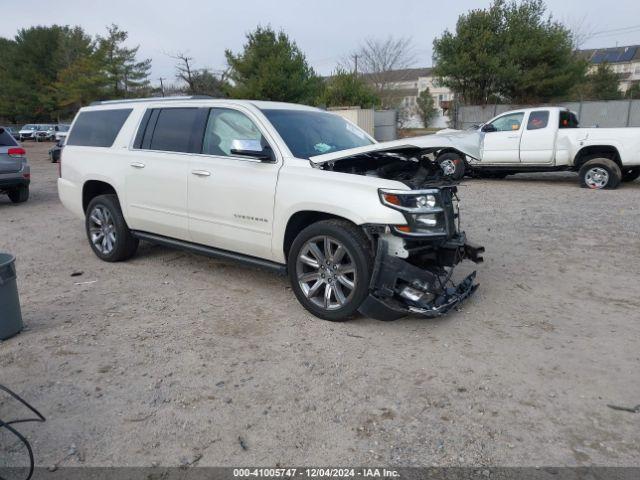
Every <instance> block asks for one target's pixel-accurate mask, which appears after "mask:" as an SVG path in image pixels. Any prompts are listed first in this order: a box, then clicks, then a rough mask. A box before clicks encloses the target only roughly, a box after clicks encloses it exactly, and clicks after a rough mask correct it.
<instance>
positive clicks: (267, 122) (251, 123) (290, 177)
mask: <svg viewBox="0 0 640 480" xmlns="http://www.w3.org/2000/svg"><path fill="white" fill-rule="evenodd" d="M443 149H449V150H450V151H453V152H455V153H456V154H457V155H466V154H468V153H470V152H465V151H463V150H455V149H454V148H453V147H452V145H451V143H450V141H449V140H447V139H446V138H438V137H437V136H435V135H432V136H431V137H430V138H422V139H417V140H398V141H394V142H387V143H381V144H379V143H377V142H376V141H375V140H374V139H373V138H371V137H370V136H369V135H367V134H366V133H365V132H364V131H362V130H361V129H359V128H358V127H357V126H355V125H354V124H352V123H350V122H348V121H347V120H345V119H343V118H342V117H339V116H337V115H335V114H332V113H328V112H326V111H323V110H319V109H316V108H311V107H306V106H303V105H294V104H287V103H276V102H259V101H244V100H243V101H240V100H214V99H208V98H184V97H177V98H159V99H142V100H131V101H108V102H98V103H96V104H94V105H92V106H89V107H85V108H82V109H81V110H80V111H79V113H78V114H77V116H76V118H75V119H74V121H73V123H72V125H71V129H70V131H69V135H68V137H67V141H66V144H65V147H64V150H63V152H62V155H61V159H60V178H59V179H58V192H59V196H60V199H61V201H62V203H63V204H64V205H65V207H67V208H68V209H69V210H71V211H72V212H73V213H75V214H77V215H78V216H79V217H81V218H83V219H84V221H85V230H86V235H87V238H88V240H89V245H90V246H91V248H92V250H93V252H94V253H95V254H96V255H97V256H98V257H99V258H101V259H102V260H104V261H109V262H115V261H122V260H126V259H127V258H129V257H131V256H132V255H133V254H134V253H135V251H136V249H137V246H138V242H139V241H140V240H144V241H149V242H153V243H157V244H162V245H168V246H172V247H175V248H181V249H185V250H188V251H192V252H197V253H200V254H204V255H209V256H213V257H218V258H223V259H229V260H236V261H241V262H244V263H248V264H251V265H254V266H258V267H262V268H267V269H270V270H274V271H276V272H280V273H283V274H284V273H286V274H288V275H289V279H290V281H291V285H292V289H293V292H294V294H295V295H296V297H297V298H298V300H299V301H300V303H301V304H302V305H303V306H304V307H305V308H306V309H307V310H309V311H310V312H311V313H313V314H314V315H316V316H318V317H320V318H323V319H327V320H344V319H346V318H349V317H350V316H351V315H353V314H354V313H356V312H360V313H362V314H364V315H367V316H370V317H375V318H380V319H389V320H390V319H395V318H399V317H401V316H404V315H407V314H410V313H412V314H418V315H424V316H437V315H442V314H444V313H446V312H448V311H449V310H451V309H452V308H454V307H456V305H458V304H459V303H460V302H462V301H463V300H465V299H466V298H467V297H469V296H470V295H471V294H472V293H473V292H474V291H475V289H476V287H477V285H476V284H475V282H474V278H475V272H474V273H472V274H471V275H468V276H467V277H465V278H464V279H462V280H461V281H460V282H459V283H458V284H457V285H456V284H454V283H453V282H452V275H453V267H454V266H455V265H456V264H458V263H459V262H460V261H462V260H464V259H470V260H471V261H474V262H480V261H481V260H482V257H481V256H480V254H481V253H482V251H483V250H484V249H483V248H482V247H478V246H474V245H472V244H470V243H469V242H467V240H466V236H465V234H464V232H463V231H460V229H459V221H458V210H457V196H456V192H457V188H456V184H455V182H454V181H452V180H451V179H448V178H444V177H443V175H442V172H441V169H440V167H439V165H438V164H437V163H436V162H435V157H436V156H437V155H438V153H439V152H440V151H441V150H443Z"/></svg>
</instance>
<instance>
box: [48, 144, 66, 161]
mask: <svg viewBox="0 0 640 480" xmlns="http://www.w3.org/2000/svg"><path fill="white" fill-rule="evenodd" d="M63 148H64V140H60V141H58V142H57V143H56V144H55V145H54V146H53V147H51V148H50V149H49V160H51V163H58V162H59V161H60V155H61V153H62V149H63Z"/></svg>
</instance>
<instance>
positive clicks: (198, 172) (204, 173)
mask: <svg viewBox="0 0 640 480" xmlns="http://www.w3.org/2000/svg"><path fill="white" fill-rule="evenodd" d="M191 173H193V174H194V175H197V176H198V177H208V176H209V175H211V172H209V171H207V170H192V171H191Z"/></svg>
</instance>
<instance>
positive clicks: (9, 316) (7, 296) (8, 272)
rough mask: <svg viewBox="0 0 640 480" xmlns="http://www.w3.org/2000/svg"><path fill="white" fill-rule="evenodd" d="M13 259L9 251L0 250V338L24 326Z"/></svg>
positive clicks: (15, 332) (16, 331)
mask: <svg viewBox="0 0 640 480" xmlns="http://www.w3.org/2000/svg"><path fill="white" fill-rule="evenodd" d="M15 260H16V258H15V257H14V256H13V255H11V254H10V253H2V252H0V340H6V339H7V338H10V337H13V336H14V335H16V334H18V333H20V332H21V331H22V328H23V327H24V325H23V324H22V314H21V313H20V300H19V298H18V285H17V284H16V266H15Z"/></svg>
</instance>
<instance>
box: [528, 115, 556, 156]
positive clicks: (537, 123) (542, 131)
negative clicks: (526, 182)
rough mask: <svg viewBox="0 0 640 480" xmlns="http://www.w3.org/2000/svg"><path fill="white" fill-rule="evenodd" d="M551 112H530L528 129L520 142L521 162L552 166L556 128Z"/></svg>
mask: <svg viewBox="0 0 640 480" xmlns="http://www.w3.org/2000/svg"><path fill="white" fill-rule="evenodd" d="M550 117H551V112H550V111H549V110H534V111H532V112H529V116H528V118H527V120H526V127H525V129H524V130H523V132H522V139H521V140H520V162H521V163H523V164H524V163H528V164H550V163H551V162H552V161H553V156H554V152H555V146H556V134H557V132H558V129H557V128H555V125H556V124H557V121H556V122H553V121H552V119H551V118H550Z"/></svg>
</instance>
